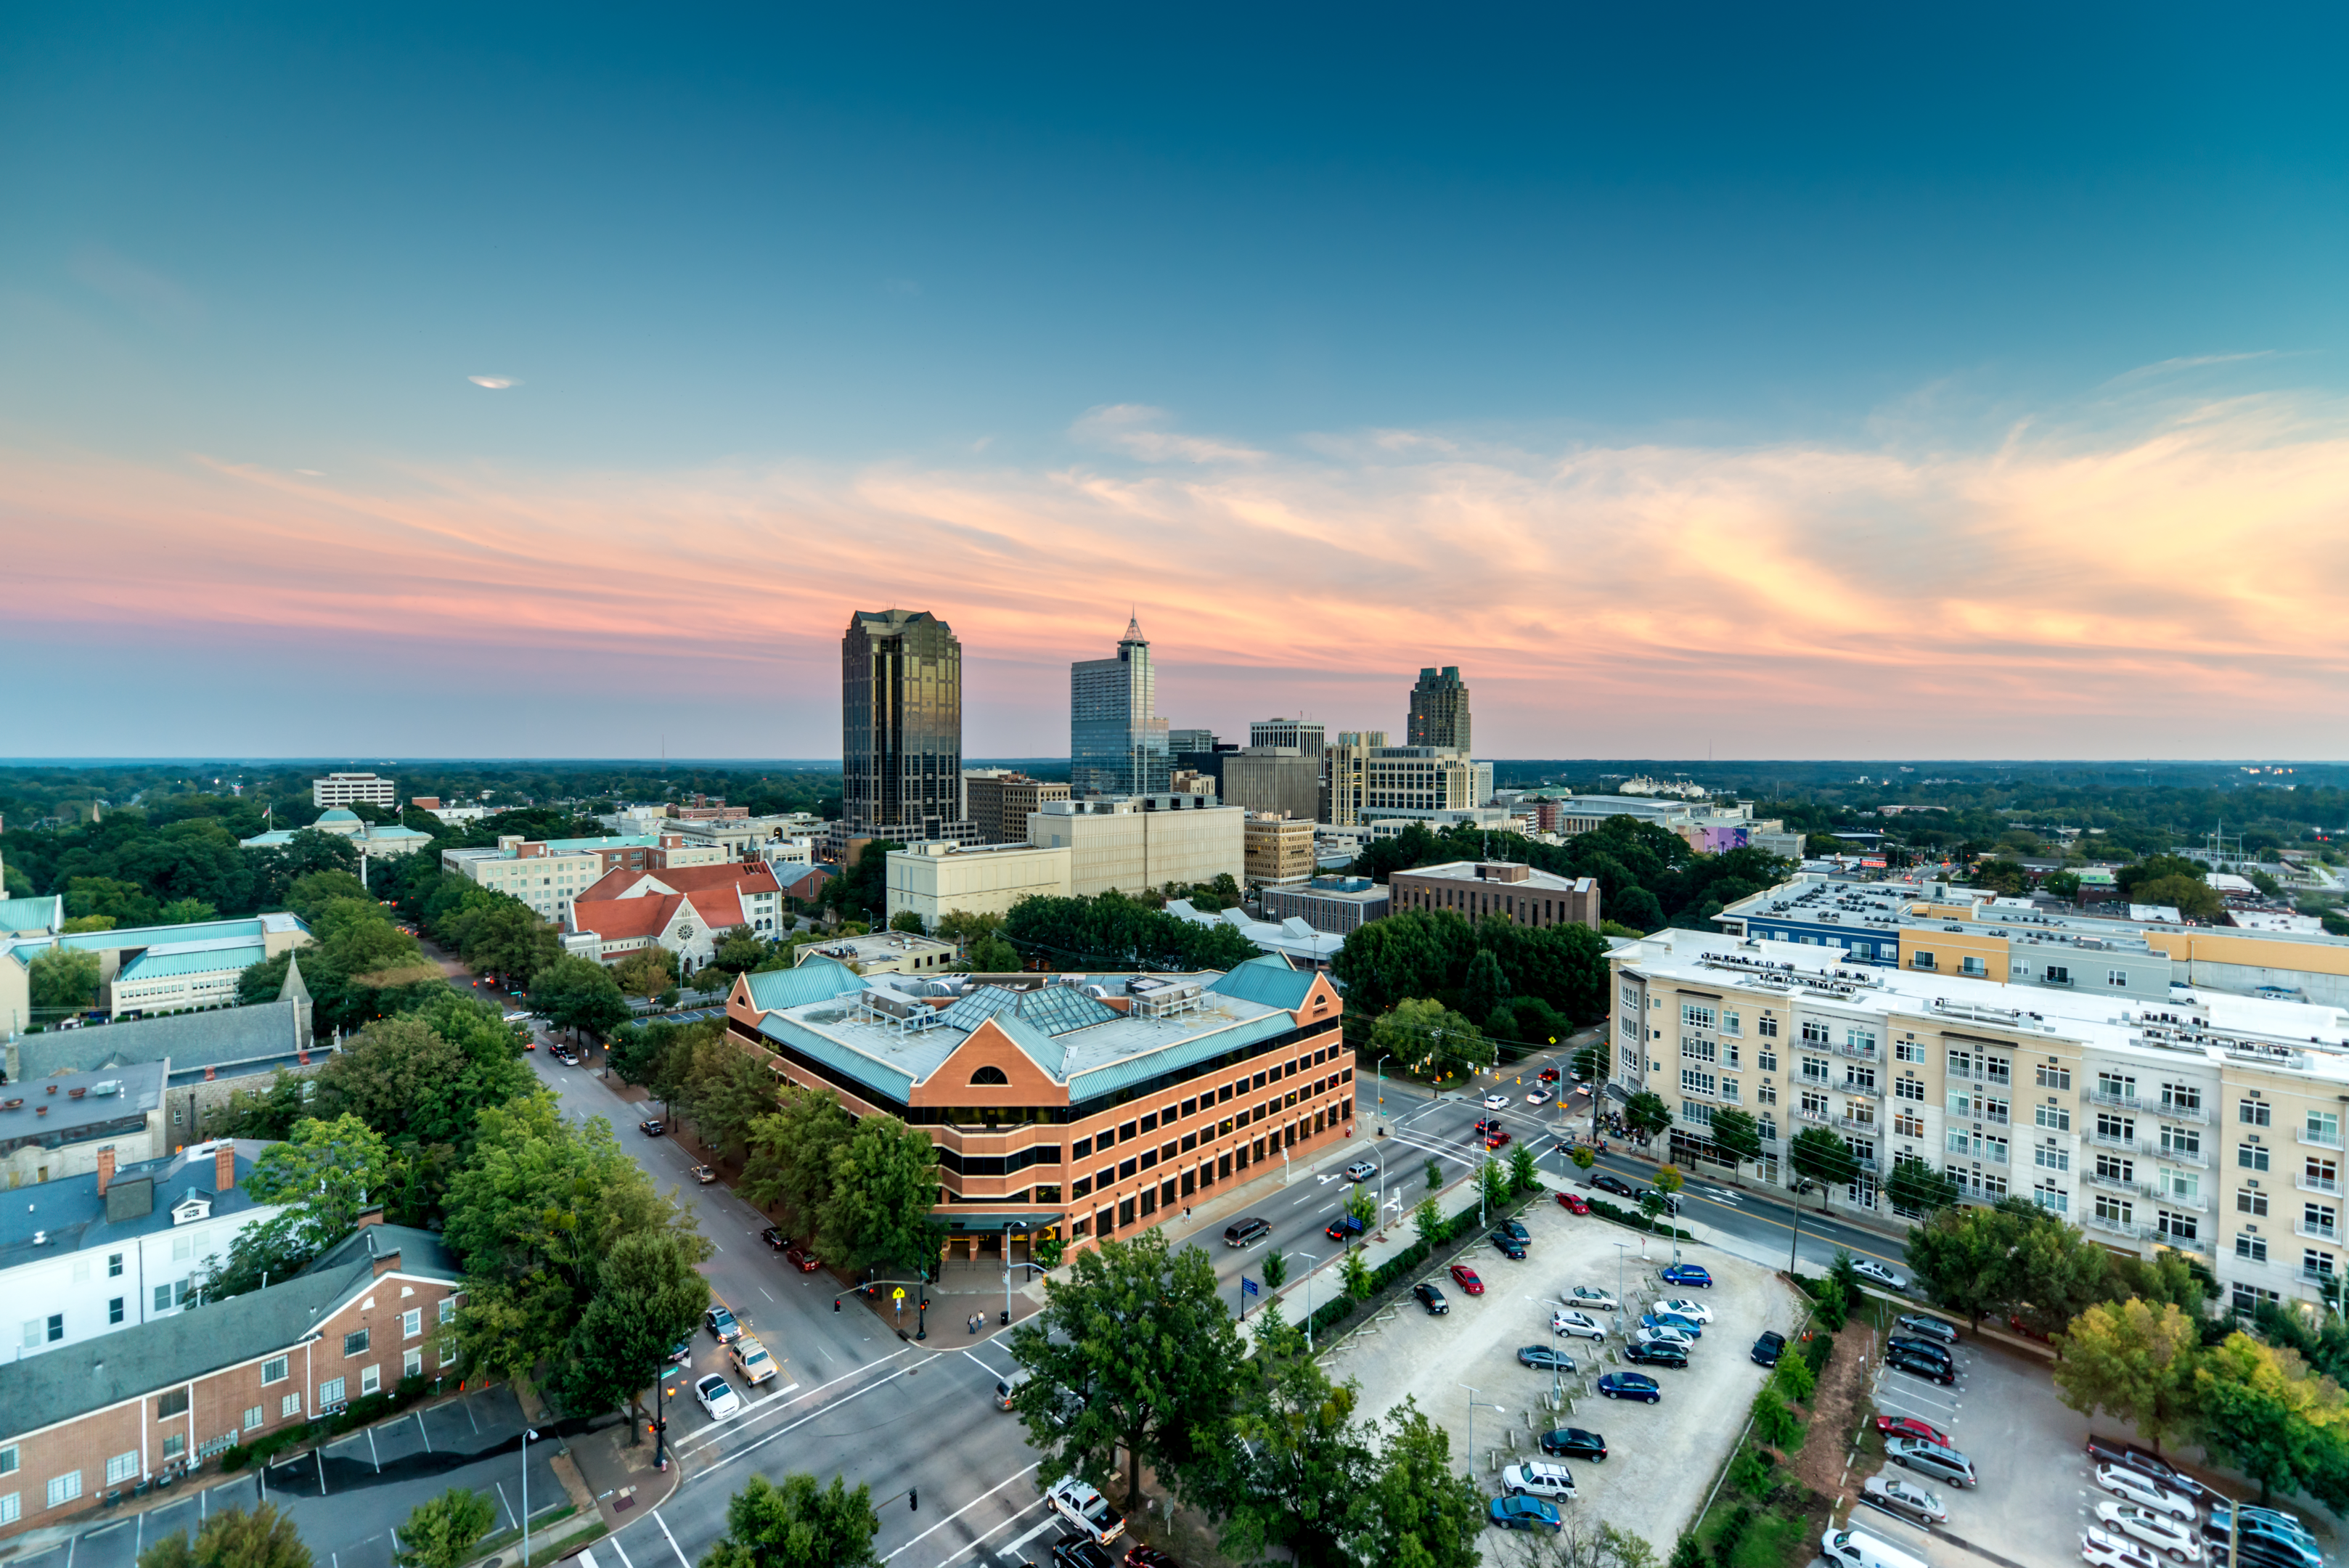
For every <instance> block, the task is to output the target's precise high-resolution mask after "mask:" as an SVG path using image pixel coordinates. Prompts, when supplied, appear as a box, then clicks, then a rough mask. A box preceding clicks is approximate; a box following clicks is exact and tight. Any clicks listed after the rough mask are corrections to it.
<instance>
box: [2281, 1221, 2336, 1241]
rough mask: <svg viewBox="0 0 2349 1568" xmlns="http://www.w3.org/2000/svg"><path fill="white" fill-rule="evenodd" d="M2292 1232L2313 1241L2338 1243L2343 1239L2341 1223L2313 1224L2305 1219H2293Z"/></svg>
mask: <svg viewBox="0 0 2349 1568" xmlns="http://www.w3.org/2000/svg"><path fill="white" fill-rule="evenodd" d="M2292 1234H2293V1235H2295V1236H2305V1237H2307V1238H2308V1239H2309V1240H2310V1241H2332V1242H2335V1243H2338V1242H2339V1241H2340V1240H2341V1227H2340V1226H2339V1225H2312V1224H2310V1223H2309V1222H2308V1221H2307V1220H2293V1221H2292Z"/></svg>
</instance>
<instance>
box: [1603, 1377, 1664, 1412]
mask: <svg viewBox="0 0 2349 1568" xmlns="http://www.w3.org/2000/svg"><path fill="white" fill-rule="evenodd" d="M1599 1393H1600V1394H1602V1395H1604V1396H1606V1397H1608V1398H1609V1399H1645V1400H1646V1401H1647V1402H1648V1403H1649V1404H1651V1405H1653V1404H1656V1403H1658V1402H1660V1401H1661V1399H1662V1398H1663V1397H1664V1390H1663V1386H1662V1385H1661V1384H1660V1383H1658V1382H1657V1381H1656V1380H1655V1379H1654V1378H1652V1377H1651V1376H1648V1375H1647V1374H1646V1373H1644V1372H1610V1373H1609V1374H1608V1375H1607V1376H1604V1377H1601V1378H1600V1379H1599Z"/></svg>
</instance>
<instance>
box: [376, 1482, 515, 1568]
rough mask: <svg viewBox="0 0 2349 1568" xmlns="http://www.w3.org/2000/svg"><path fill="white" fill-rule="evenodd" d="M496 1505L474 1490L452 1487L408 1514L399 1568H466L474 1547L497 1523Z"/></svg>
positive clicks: (401, 1531) (401, 1527)
mask: <svg viewBox="0 0 2349 1568" xmlns="http://www.w3.org/2000/svg"><path fill="white" fill-rule="evenodd" d="M497 1518H498V1511H497V1507H496V1505H495V1504H493V1503H492V1502H491V1501H490V1500H489V1499H488V1498H485V1497H483V1496H482V1495H481V1493H480V1492H477V1491H475V1490H472V1489H471V1487H461V1486H452V1487H450V1489H449V1490H447V1491H444V1492H442V1493H441V1494H440V1496H439V1497H429V1498H426V1499H425V1500H424V1501H422V1502H419V1503H418V1504H417V1505H416V1506H415V1507H414V1508H412V1509H410V1510H409V1511H408V1520H407V1522H406V1523H404V1524H402V1525H401V1526H400V1527H399V1543H400V1545H402V1546H403V1547H405V1548H407V1550H406V1551H404V1552H401V1553H400V1554H399V1563H400V1568H464V1565H465V1564H466V1563H471V1561H472V1560H473V1556H474V1552H473V1543H474V1542H477V1541H479V1540H481V1537H482V1536H484V1535H487V1534H488V1533H489V1532H490V1526H491V1525H492V1524H494V1523H496V1522H497Z"/></svg>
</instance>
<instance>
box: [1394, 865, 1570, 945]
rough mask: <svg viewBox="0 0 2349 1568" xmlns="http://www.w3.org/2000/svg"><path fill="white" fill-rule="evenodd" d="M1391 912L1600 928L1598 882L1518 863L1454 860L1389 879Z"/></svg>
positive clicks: (1522, 924)
mask: <svg viewBox="0 0 2349 1568" xmlns="http://www.w3.org/2000/svg"><path fill="white" fill-rule="evenodd" d="M1387 894H1388V899H1389V904H1390V908H1391V909H1392V913H1395V914H1398V915H1400V914H1402V912H1403V911H1404V910H1405V909H1450V910H1451V911H1453V912H1454V914H1456V915H1459V916H1460V917H1461V918H1463V919H1468V920H1481V919H1484V918H1485V916H1487V915H1498V916H1500V917H1501V918H1502V919H1505V920H1507V921H1509V922H1511V923H1512V924H1515V925H1520V926H1567V925H1576V926H1589V927H1591V928H1592V929H1597V927H1598V925H1599V882H1598V879H1597V878H1596V877H1557V876H1553V875H1552V874H1551V873H1549V872H1547V871H1537V870H1535V869H1534V868H1533V867H1530V866H1520V865H1517V864H1516V863H1514V862H1496V861H1482V860H1454V861H1453V862H1452V863H1451V864H1449V865H1445V866H1422V867H1419V868H1418V869H1416V870H1413V871H1398V872H1396V873H1394V874H1393V875H1392V876H1391V877H1388V878H1387Z"/></svg>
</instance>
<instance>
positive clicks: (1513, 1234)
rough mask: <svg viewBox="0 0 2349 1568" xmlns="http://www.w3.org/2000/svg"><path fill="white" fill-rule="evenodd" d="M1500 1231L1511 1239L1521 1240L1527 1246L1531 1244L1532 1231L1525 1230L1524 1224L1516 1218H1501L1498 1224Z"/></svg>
mask: <svg viewBox="0 0 2349 1568" xmlns="http://www.w3.org/2000/svg"><path fill="white" fill-rule="evenodd" d="M1500 1232H1501V1234H1502V1235H1504V1236H1506V1237H1509V1238H1510V1239H1512V1240H1513V1241H1523V1242H1525V1243H1526V1245H1527V1246H1531V1245H1532V1244H1533V1239H1534V1233H1533V1232H1532V1231H1528V1230H1526V1228H1525V1226H1524V1225H1523V1224H1522V1223H1520V1222H1519V1221H1517V1220H1502V1221H1501V1224H1500Z"/></svg>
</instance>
